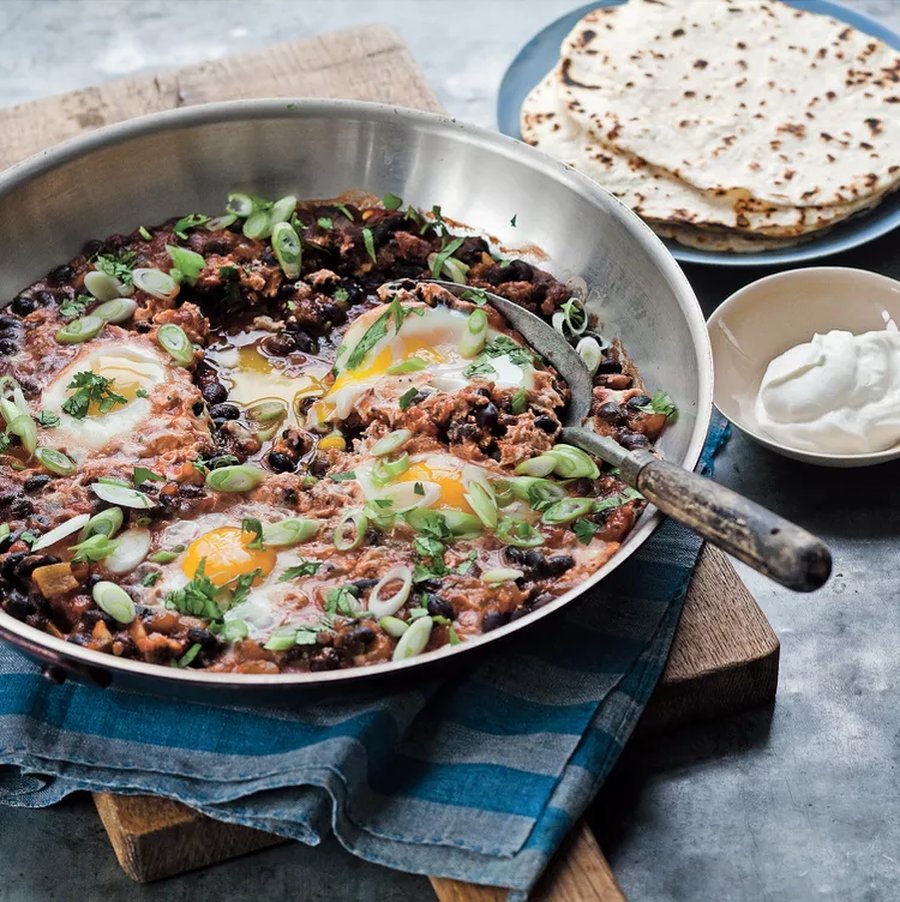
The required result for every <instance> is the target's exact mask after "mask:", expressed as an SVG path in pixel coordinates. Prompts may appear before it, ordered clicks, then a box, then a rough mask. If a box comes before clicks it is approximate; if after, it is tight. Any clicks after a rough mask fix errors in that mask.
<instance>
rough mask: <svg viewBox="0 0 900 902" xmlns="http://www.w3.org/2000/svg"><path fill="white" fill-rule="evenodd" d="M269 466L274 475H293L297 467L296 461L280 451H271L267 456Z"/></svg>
mask: <svg viewBox="0 0 900 902" xmlns="http://www.w3.org/2000/svg"><path fill="white" fill-rule="evenodd" d="M269 466H270V467H271V468H272V469H273V470H274V471H275V472H276V473H293V472H294V470H295V469H296V467H297V463H296V461H294V460H292V459H291V458H290V457H288V456H287V454H282V453H281V452H280V451H272V452H271V453H270V454H269Z"/></svg>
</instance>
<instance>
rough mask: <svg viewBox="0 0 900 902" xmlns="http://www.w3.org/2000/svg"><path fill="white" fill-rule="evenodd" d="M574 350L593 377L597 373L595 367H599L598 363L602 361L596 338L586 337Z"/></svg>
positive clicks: (601, 353)
mask: <svg viewBox="0 0 900 902" xmlns="http://www.w3.org/2000/svg"><path fill="white" fill-rule="evenodd" d="M575 350H576V351H578V354H579V356H580V357H581V361H582V363H584V365H585V366H586V367H587V370H588V372H589V373H590V374H591V375H592V376H593V375H594V373H596V372H597V367H598V366H600V361H601V360H603V351H602V350H601V349H600V343H599V342H598V341H597V339H596V338H593V337H592V336H590V335H586V336H585V337H584V338H582V339H581V340H580V341H579V342H578V344H577V345H576V346H575Z"/></svg>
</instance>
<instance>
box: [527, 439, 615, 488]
mask: <svg viewBox="0 0 900 902" xmlns="http://www.w3.org/2000/svg"><path fill="white" fill-rule="evenodd" d="M544 456H546V457H552V458H554V459H555V460H556V464H555V466H554V467H553V472H554V473H555V474H556V475H557V476H562V478H563V479H576V478H578V477H581V476H586V477H587V478H588V479H596V478H597V477H598V476H599V475H600V469H599V468H598V467H597V464H595V463H594V461H593V460H592V458H591V457H590V455H589V454H587V453H586V452H584V451H582V450H581V448H576V447H575V446H574V445H564V444H561V445H554V446H553V448H552V449H551V450H550V451H548V452H547V454H546V455H544ZM531 475H533V476H536V475H538V474H536V473H533V474H531Z"/></svg>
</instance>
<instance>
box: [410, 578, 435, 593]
mask: <svg viewBox="0 0 900 902" xmlns="http://www.w3.org/2000/svg"><path fill="white" fill-rule="evenodd" d="M416 585H417V587H418V588H419V589H421V590H422V591H423V592H438V591H440V588H441V581H440V580H439V579H425V580H422V581H421V582H419V583H416Z"/></svg>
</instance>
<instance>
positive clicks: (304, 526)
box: [263, 517, 320, 548]
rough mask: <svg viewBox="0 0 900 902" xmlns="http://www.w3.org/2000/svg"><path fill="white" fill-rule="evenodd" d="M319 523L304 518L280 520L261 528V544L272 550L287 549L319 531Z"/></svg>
mask: <svg viewBox="0 0 900 902" xmlns="http://www.w3.org/2000/svg"><path fill="white" fill-rule="evenodd" d="M319 525H320V524H319V522H318V521H317V520H309V519H307V518H305V517H292V518H289V519H287V520H280V521H279V522H278V523H273V524H271V526H265V527H263V542H264V543H265V544H266V545H271V546H272V547H273V548H287V547H288V546H290V545H299V544H300V543H301V542H306V541H308V540H309V539H311V538H312V537H313V536H314V535H316V533H318V531H319Z"/></svg>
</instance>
